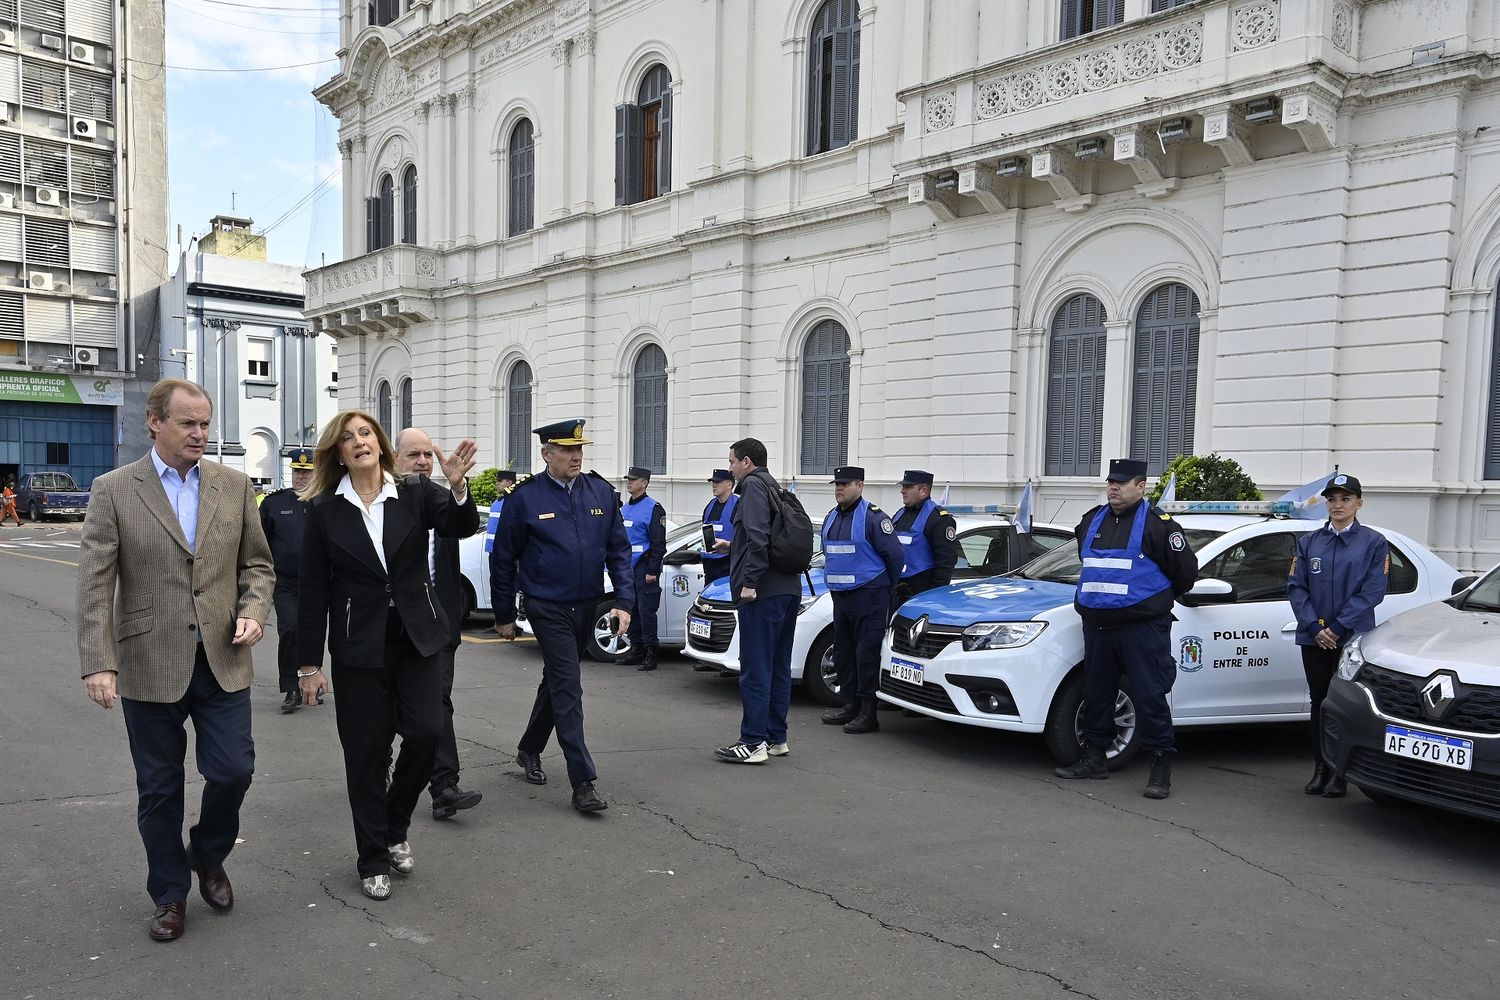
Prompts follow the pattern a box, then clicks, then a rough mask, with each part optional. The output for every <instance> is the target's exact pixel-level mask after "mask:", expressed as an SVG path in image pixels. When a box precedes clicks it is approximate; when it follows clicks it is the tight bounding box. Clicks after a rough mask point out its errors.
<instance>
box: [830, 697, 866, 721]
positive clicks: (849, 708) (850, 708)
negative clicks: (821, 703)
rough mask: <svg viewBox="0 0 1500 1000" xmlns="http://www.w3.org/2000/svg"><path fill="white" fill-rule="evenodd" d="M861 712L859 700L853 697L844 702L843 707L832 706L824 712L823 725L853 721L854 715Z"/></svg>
mask: <svg viewBox="0 0 1500 1000" xmlns="http://www.w3.org/2000/svg"><path fill="white" fill-rule="evenodd" d="M858 714H859V702H858V701H856V700H855V699H853V698H850V699H849V700H848V701H846V702H844V707H843V708H830V709H829V710H828V711H826V712H824V713H823V725H825V726H842V725H843V724H844V723H846V722H853V721H854V717H855V716H856V715H858Z"/></svg>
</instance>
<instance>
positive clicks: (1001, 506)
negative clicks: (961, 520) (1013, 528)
mask: <svg viewBox="0 0 1500 1000" xmlns="http://www.w3.org/2000/svg"><path fill="white" fill-rule="evenodd" d="M943 509H944V510H946V511H947V512H948V513H950V514H1014V513H1015V512H1016V505H1015V504H1013V503H986V504H972V503H951V504H947V505H946V506H944V507H943Z"/></svg>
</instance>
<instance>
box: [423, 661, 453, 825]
mask: <svg viewBox="0 0 1500 1000" xmlns="http://www.w3.org/2000/svg"><path fill="white" fill-rule="evenodd" d="M457 652H458V650H457V649H452V648H450V649H442V650H439V651H438V654H437V659H438V669H439V670H441V671H442V674H443V731H442V733H441V734H439V736H438V745H437V755H436V756H435V757H433V759H432V781H431V782H430V783H429V784H428V786H427V787H428V790H429V791H430V792H432V797H433V798H437V797H438V795H439V794H441V793H442V791H443V790H444V789H446V788H451V787H452V786H454V785H456V784H458V737H457V736H455V735H454V734H453V658H454V655H455V654H456V653H457Z"/></svg>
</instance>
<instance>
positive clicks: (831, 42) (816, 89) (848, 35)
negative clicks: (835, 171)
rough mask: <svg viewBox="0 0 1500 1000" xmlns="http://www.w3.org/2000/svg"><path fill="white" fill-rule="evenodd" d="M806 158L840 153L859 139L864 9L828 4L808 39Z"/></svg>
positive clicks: (850, 1) (838, 0)
mask: <svg viewBox="0 0 1500 1000" xmlns="http://www.w3.org/2000/svg"><path fill="white" fill-rule="evenodd" d="M807 51H808V79H807V153H808V155H809V156H811V155H813V154H815V153H826V152H828V151H829V150H830V149H841V148H843V147H844V146H847V145H849V143H851V142H853V141H854V140H855V139H856V138H857V137H858V135H859V4H858V3H856V2H855V0H828V2H827V3H825V4H823V6H822V7H821V8H820V9H819V10H818V13H817V15H816V16H815V17H814V18H813V27H812V36H811V37H810V38H809V39H808V47H807Z"/></svg>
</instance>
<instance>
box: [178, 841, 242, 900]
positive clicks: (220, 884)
mask: <svg viewBox="0 0 1500 1000" xmlns="http://www.w3.org/2000/svg"><path fill="white" fill-rule="evenodd" d="M188 866H189V867H190V868H192V869H193V872H194V873H195V874H196V875H197V876H198V892H199V893H200V894H201V895H202V896H203V901H204V902H205V903H207V904H208V905H209V906H212V907H213V908H214V909H215V910H218V911H219V912H220V913H228V912H229V911H230V910H231V909H233V908H234V887H233V886H231V885H230V884H229V876H228V875H226V874H224V866H223V865H213V866H209V865H205V864H201V863H200V862H199V861H198V859H197V858H195V857H193V855H192V852H188Z"/></svg>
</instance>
